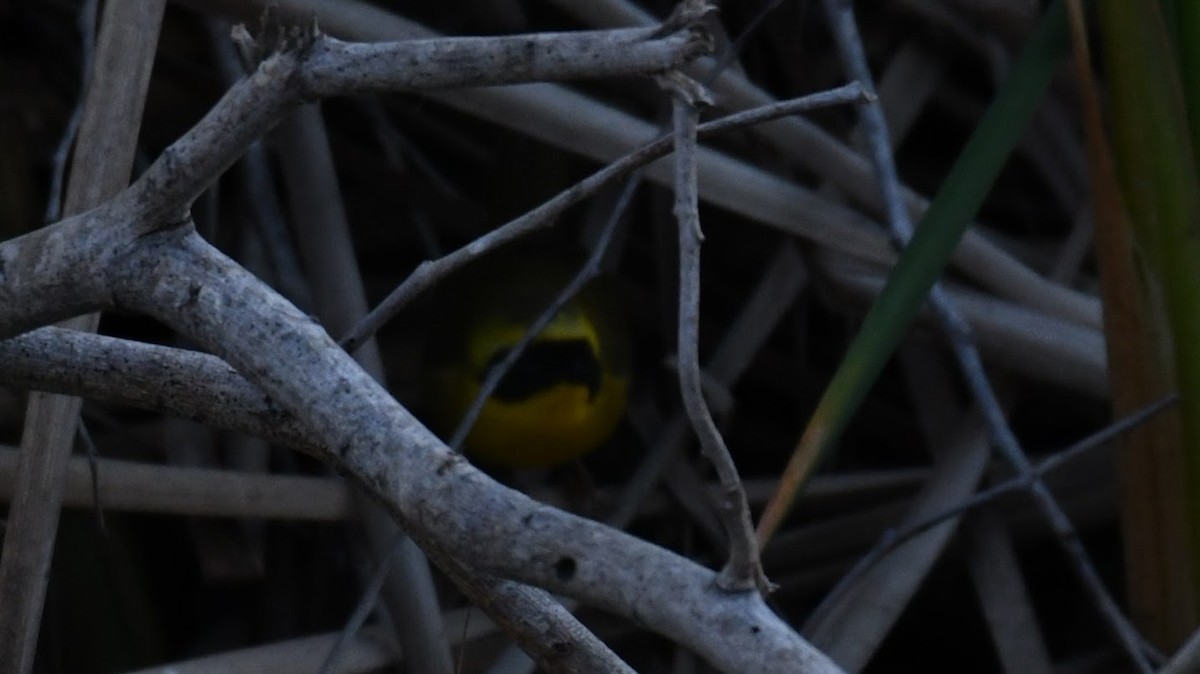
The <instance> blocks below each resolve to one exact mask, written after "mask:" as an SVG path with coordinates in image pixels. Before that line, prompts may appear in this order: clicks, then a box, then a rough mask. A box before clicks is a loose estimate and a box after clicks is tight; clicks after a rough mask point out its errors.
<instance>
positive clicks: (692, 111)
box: [659, 72, 770, 593]
mask: <svg viewBox="0 0 1200 674" xmlns="http://www.w3.org/2000/svg"><path fill="white" fill-rule="evenodd" d="M670 75H671V76H665V77H661V78H659V81H660V83H661V84H662V86H664V87H665V88H667V89H668V90H669V91H670V92H671V93H672V105H673V111H674V114H673V126H674V128H675V217H676V219H677V220H678V227H679V334H678V341H677V346H676V349H677V351H678V354H679V355H678V359H679V389H680V392H681V394H682V397H683V407H684V409H685V410H686V412H687V416H688V419H690V420H691V422H692V428H693V430H694V431H695V432H696V435H697V437H698V438H699V439H700V447H701V450H702V451H703V452H704V455H705V456H706V457H708V460H709V461H710V462H712V464H713V466H714V467H715V468H716V470H717V477H718V479H719V480H720V483H721V496H720V497H719V498H718V499H717V503H716V506H717V512H718V514H719V515H720V516H721V520H722V524H723V525H724V527H725V534H726V535H727V536H728V537H729V560H728V561H727V562H726V564H725V567H724V568H723V569H721V574H720V575H719V576H718V577H717V584H718V585H719V586H720V587H721V588H722V589H723V590H726V591H747V590H752V589H757V590H759V591H760V592H764V593H765V592H767V591H769V589H770V583H769V582H768V581H767V578H766V574H764V573H763V570H762V562H761V561H760V560H759V555H758V542H757V540H755V537H754V526H753V524H752V523H751V521H750V506H749V504H748V503H747V502H746V492H745V490H744V489H742V481H741V478H740V477H739V476H738V472H737V467H736V466H735V465H734V463H733V458H732V457H731V456H730V455H729V449H728V448H727V447H726V446H725V441H724V440H723V439H722V438H721V433H720V431H718V430H717V426H716V424H715V423H714V422H713V419H712V415H711V414H709V411H708V407H707V405H706V404H705V402H704V394H703V392H702V391H701V383H700V243H701V241H702V240H703V239H704V234H703V233H702V232H701V231H700V210H699V203H700V197H699V193H698V190H697V188H696V126H697V122H698V120H699V117H700V112H699V108H698V104H699V103H701V102H706V101H705V99H704V96H705V94H704V92H703V90H702V89H701V88H700V87H699V85H698V84H697V83H696V82H694V81H692V80H689V79H686V77H685V76H684V75H682V74H681V73H678V72H676V73H671V74H670Z"/></svg>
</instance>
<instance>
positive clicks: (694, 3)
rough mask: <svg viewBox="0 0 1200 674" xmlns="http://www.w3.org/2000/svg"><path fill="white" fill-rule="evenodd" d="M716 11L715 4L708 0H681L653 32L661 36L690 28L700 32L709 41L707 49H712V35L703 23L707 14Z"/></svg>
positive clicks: (656, 35)
mask: <svg viewBox="0 0 1200 674" xmlns="http://www.w3.org/2000/svg"><path fill="white" fill-rule="evenodd" d="M716 11H717V6H716V4H714V3H712V2H711V1H710V0H683V2H681V3H679V4H678V5H676V6H675V9H673V10H672V11H671V15H670V16H668V17H667V19H666V21H663V23H662V25H661V26H659V27H658V30H656V31H655V32H654V35H655V37H663V36H665V35H670V34H671V33H674V32H676V31H678V30H684V29H687V30H690V31H692V32H694V33H700V34H702V35H703V37H704V39H705V40H707V41H708V42H709V51H712V48H711V44H712V35H711V34H710V32H709V30H708V28H707V27H706V26H705V25H704V21H705V19H707V18H708V15H709V14H713V13H715V12H716Z"/></svg>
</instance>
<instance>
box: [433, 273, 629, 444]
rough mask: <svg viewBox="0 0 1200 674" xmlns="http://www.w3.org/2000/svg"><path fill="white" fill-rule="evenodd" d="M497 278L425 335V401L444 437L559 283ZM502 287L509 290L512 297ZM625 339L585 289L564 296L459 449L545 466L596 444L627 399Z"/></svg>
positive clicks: (605, 435) (620, 328)
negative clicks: (532, 284)
mask: <svg viewBox="0 0 1200 674" xmlns="http://www.w3.org/2000/svg"><path fill="white" fill-rule="evenodd" d="M504 281H505V282H498V283H496V284H495V287H489V288H488V292H487V293H486V294H480V295H476V296H474V297H472V298H471V301H466V302H462V303H460V304H458V305H457V306H456V307H455V308H456V310H458V311H459V312H461V313H462V314H463V315H462V316H455V317H454V320H450V321H446V322H445V325H443V326H442V328H441V329H439V330H436V331H435V332H434V334H433V336H432V339H433V344H432V345H431V347H432V348H431V349H430V353H431V354H432V355H431V358H430V362H429V363H428V371H429V374H428V375H427V377H426V387H427V392H426V396H425V397H426V403H427V404H426V408H427V411H428V412H429V413H430V415H431V421H432V422H433V423H434V425H435V427H436V430H438V431H439V432H441V433H443V434H444V437H445V436H449V435H450V434H451V433H453V432H454V429H455V427H456V426H457V425H458V424H459V422H460V421H461V419H462V417H463V416H464V415H465V413H466V411H467V409H468V408H469V407H470V406H471V404H472V402H473V401H474V400H475V398H476V396H478V395H479V392H480V389H481V387H482V385H483V383H484V380H485V379H486V378H487V376H488V374H489V373H490V372H491V371H492V369H493V368H495V367H496V366H497V365H498V364H499V363H500V361H502V360H504V358H505V357H506V356H507V355H508V354H509V352H510V351H511V349H512V348H513V347H515V346H516V344H517V343H518V342H520V341H521V339H522V337H523V336H524V335H525V332H526V331H527V330H528V328H529V324H530V323H531V322H532V321H533V320H534V319H535V318H536V315H537V313H538V312H540V311H541V309H544V307H545V306H547V305H548V304H549V302H550V300H551V299H552V298H553V296H554V295H555V294H557V292H558V289H559V288H561V284H559V285H555V284H554V283H553V282H551V285H549V286H548V287H546V288H545V289H544V290H543V289H541V288H535V290H534V291H530V290H529V288H530V285H529V284H528V283H527V282H525V281H524V279H522V278H520V276H519V275H518V277H516V278H513V277H511V276H510V277H509V278H507V279H505V280H504ZM510 285H511V286H513V287H515V288H516V289H515V290H513V289H512V288H511V287H507V286H510ZM484 287H487V286H486V285H485V286H484ZM501 290H509V291H510V292H512V293H516V296H517V299H519V302H517V303H515V302H514V300H513V298H514V295H509V296H505V295H503V294H499V291H501ZM543 296H544V297H543ZM513 306H520V307H522V308H521V309H520V310H514V309H513ZM535 307H537V309H536V310H535ZM608 311H611V310H608ZM626 339H627V336H626V335H625V334H623V325H622V324H621V322H620V320H619V318H617V317H613V316H611V315H608V314H607V313H606V309H605V307H604V306H603V305H599V304H595V303H593V302H591V301H589V298H588V297H581V298H576V299H575V300H573V301H572V302H570V303H568V304H567V306H566V307H564V308H563V309H562V310H561V311H560V312H559V313H558V314H557V315H555V316H554V318H553V319H552V320H551V321H550V323H549V324H548V325H547V326H546V328H545V329H544V330H543V331H542V332H541V334H539V335H538V337H536V338H535V339H534V340H533V341H532V342H531V343H530V344H529V346H528V347H527V349H526V350H525V352H524V354H523V355H522V356H521V357H520V358H518V360H517V361H516V363H515V364H514V365H513V366H512V368H511V369H510V370H509V371H508V374H506V375H505V377H504V378H503V379H502V380H501V382H500V384H499V386H497V387H496V389H495V391H494V392H493V393H492V395H491V396H490V397H489V398H488V399H487V400H486V402H485V403H484V405H483V408H482V410H481V412H480V414H479V417H478V419H477V420H476V422H475V424H474V425H473V426H472V430H471V431H470V433H469V434H468V435H467V437H466V441H465V450H466V452H467V454H468V455H469V456H471V457H472V458H475V459H479V460H482V461H484V462H486V463H491V464H499V465H505V466H515V467H544V466H552V465H555V464H559V463H563V462H565V461H569V460H571V459H574V458H577V457H579V456H582V455H584V454H586V453H588V452H590V451H592V450H594V449H596V448H597V447H598V446H599V445H600V444H602V443H603V442H604V441H605V440H606V439H607V438H608V437H609V436H610V435H611V434H612V432H613V430H614V429H615V427H616V426H617V424H618V423H619V421H620V419H621V416H622V415H623V413H624V410H625V406H626V403H627V400H628V394H629V375H628V370H629V363H628V344H627V343H625V340H626Z"/></svg>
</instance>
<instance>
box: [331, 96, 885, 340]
mask: <svg viewBox="0 0 1200 674" xmlns="http://www.w3.org/2000/svg"><path fill="white" fill-rule="evenodd" d="M867 96H869V94H867V93H865V91H864V90H863V88H862V87H860V86H859V85H858V84H856V83H851V84H847V85H845V86H841V87H838V88H836V89H830V90H828V91H822V92H818V93H815V94H810V95H808V96H801V97H800V98H794V99H791V100H788V101H780V102H778V103H772V104H771V105H765V106H763V107H761V108H754V109H752V110H746V111H743V112H739V113H736V114H732V115H727V116H725V117H722V118H720V119H716V120H713V121H711V122H708V123H706V124H701V125H700V126H699V127H698V128H697V129H696V131H697V133H698V134H699V135H701V136H708V135H711V134H718V133H722V132H724V131H729V130H732V129H737V128H741V127H743V126H748V125H752V124H758V123H761V122H765V121H769V120H772V119H777V118H779V117H785V116H788V115H793V114H796V113H798V112H802V111H804V110H812V109H814V108H820V107H826V106H831V105H842V104H846V103H858V102H862V101H864V100H866V97H867ZM673 138H674V137H673V135H672V134H667V135H664V136H662V137H660V138H657V139H655V140H653V141H651V142H649V143H647V144H645V145H643V146H641V147H639V148H637V149H635V150H633V151H632V152H629V153H627V154H625V155H624V156H622V157H621V158H619V159H617V160H615V161H613V162H612V163H610V164H608V165H606V166H605V167H603V168H601V169H600V170H598V171H596V172H595V173H593V174H592V175H590V176H588V177H587V178H584V179H583V180H581V181H579V182H578V183H576V184H575V185H572V186H571V187H569V188H567V189H565V190H563V191H562V192H559V193H558V194H557V195H555V196H554V197H553V198H552V199H550V200H548V201H546V202H545V203H543V204H542V205H541V206H538V207H537V208H535V209H533V210H532V211H529V212H528V213H525V214H524V215H522V216H520V217H518V218H516V219H514V220H511V221H509V222H507V223H505V224H504V225H502V226H500V227H498V228H496V229H494V230H492V231H491V232H489V233H488V234H485V235H484V236H481V237H479V238H478V239H476V240H474V241H472V242H471V243H470V244H468V245H466V246H463V247H462V248H459V249H458V250H456V251H454V252H453V253H450V254H449V255H446V256H444V257H442V258H439V259H437V260H431V261H426V262H423V263H421V265H419V266H418V267H417V268H416V270H414V271H413V273H412V274H410V275H409V277H408V278H407V279H405V280H404V282H403V283H401V284H400V285H399V286H397V287H396V288H395V289H394V290H392V292H391V293H389V294H388V296H387V297H386V298H384V300H383V301H382V302H380V303H379V305H378V306H376V307H375V308H374V309H373V310H372V311H371V313H369V314H368V315H367V316H366V318H364V319H363V320H362V321H360V322H359V323H358V324H357V325H355V326H354V329H352V330H351V331H350V332H349V333H347V334H346V335H345V336H344V337H342V338H341V340H340V342H339V343H340V344H341V345H342V348H344V349H346V351H348V352H350V353H353V352H354V351H355V350H356V349H357V348H358V347H359V346H361V345H362V343H363V342H364V341H365V340H366V339H368V338H369V337H370V336H371V335H373V334H375V333H376V332H377V331H378V330H379V328H381V327H383V325H384V324H385V323H387V322H388V321H389V320H391V319H392V318H393V317H395V316H396V314H398V313H400V311H401V310H402V309H403V308H404V307H405V306H407V305H408V303H409V302H411V301H412V300H413V299H415V298H416V297H417V296H418V295H420V294H421V293H423V292H425V291H426V290H428V289H429V288H431V287H433V286H434V285H436V284H437V283H439V282H440V281H441V280H442V279H444V278H445V277H447V276H449V275H450V274H451V273H453V272H454V271H455V270H456V269H458V268H460V267H462V266H464V265H466V264H467V263H469V262H471V261H472V260H475V259H478V258H479V257H481V256H483V255H484V254H486V253H487V252H488V251H490V250H493V249H495V248H497V247H499V246H502V245H504V244H506V243H509V242H511V241H514V240H516V239H519V238H521V237H522V236H525V235H526V234H529V233H530V232H533V231H536V230H537V229H540V228H542V227H547V226H549V225H550V223H552V222H554V220H555V219H556V218H557V217H558V216H559V215H561V214H562V213H563V212H565V211H566V210H567V209H568V208H570V207H571V206H574V205H575V204H577V203H579V202H581V201H583V200H584V199H587V198H589V197H591V196H593V195H594V194H596V193H597V192H598V191H600V190H601V189H602V188H604V187H605V186H606V185H608V184H609V183H610V182H612V181H614V180H617V179H619V178H621V177H623V176H626V175H628V174H629V173H631V172H632V171H634V170H636V169H638V168H640V167H642V166H645V165H646V164H649V163H650V162H652V161H654V160H656V159H659V158H661V157H663V156H665V155H667V154H668V153H670V151H671V144H672V142H673Z"/></svg>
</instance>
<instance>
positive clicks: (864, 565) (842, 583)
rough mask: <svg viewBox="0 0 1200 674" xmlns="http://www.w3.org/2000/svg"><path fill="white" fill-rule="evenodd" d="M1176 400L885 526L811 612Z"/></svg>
mask: <svg viewBox="0 0 1200 674" xmlns="http://www.w3.org/2000/svg"><path fill="white" fill-rule="evenodd" d="M1178 402H1179V396H1178V395H1172V396H1169V397H1166V398H1163V399H1162V400H1159V401H1156V402H1154V403H1151V404H1150V405H1147V406H1145V407H1143V408H1142V409H1140V410H1138V411H1136V412H1134V413H1132V414H1130V415H1129V416H1127V417H1124V418H1122V419H1118V420H1117V421H1114V422H1113V423H1111V424H1109V425H1108V426H1105V427H1104V428H1102V429H1100V430H1099V431H1096V432H1095V433H1093V434H1091V435H1089V436H1087V437H1086V438H1083V439H1082V440H1079V441H1078V442H1075V443H1074V444H1072V445H1070V446H1068V447H1066V448H1065V449H1063V450H1061V451H1059V452H1055V453H1054V454H1053V455H1052V456H1050V457H1048V458H1046V459H1044V460H1042V461H1041V462H1040V463H1038V464H1037V465H1036V466H1034V468H1033V470H1032V471H1031V472H1030V473H1029V474H1024V475H1019V476H1017V477H1015V478H1012V479H1010V480H1006V481H1004V482H1001V483H1000V484H997V485H994V486H992V487H989V488H987V489H984V490H981V491H979V492H977V493H976V494H975V495H974V496H972V497H971V498H969V499H967V500H966V501H963V502H962V503H960V504H958V505H956V506H954V507H953V508H948V509H946V510H943V511H942V512H940V513H938V514H936V515H933V516H932V517H928V518H925V519H923V520H921V521H920V522H916V523H914V524H912V525H910V526H908V527H906V528H904V529H900V530H897V529H889V530H887V531H886V532H884V534H883V536H882V537H881V538H880V539H879V541H878V542H877V543H876V544H875V546H874V547H872V548H871V550H870V551H868V552H867V554H866V555H864V556H863V557H862V558H861V559H859V561H858V562H856V563H855V565H854V567H853V568H851V569H850V571H848V572H847V573H846V575H844V576H843V577H842V578H841V580H839V581H838V583H837V585H835V586H834V587H833V589H832V590H830V591H829V594H827V595H826V596H825V598H824V599H822V600H821V603H820V605H818V606H817V608H816V609H814V610H813V614H814V615H817V614H821V613H824V612H825V611H826V610H827V607H829V606H832V605H834V604H835V603H836V602H838V601H840V599H841V595H843V594H845V592H846V591H847V590H848V589H849V588H851V587H853V586H854V584H855V583H857V582H858V579H859V578H861V577H862V576H863V574H865V573H866V572H867V570H868V569H870V568H871V567H873V566H875V565H876V564H877V563H879V560H881V559H883V558H884V557H886V556H887V555H888V554H890V553H892V552H894V551H895V550H896V549H898V548H899V547H900V546H901V545H904V544H905V543H906V542H908V541H910V540H912V539H913V538H914V537H916V536H919V535H921V534H923V533H925V532H926V531H929V530H930V529H932V528H934V527H936V526H938V525H939V524H941V523H943V522H946V521H947V520H951V519H954V518H956V517H958V516H960V515H962V514H964V513H966V512H968V511H970V510H973V509H975V508H978V507H980V506H982V505H986V504H988V503H991V502H992V501H994V500H996V499H997V498H999V497H1001V496H1004V495H1005V494H1010V493H1013V492H1016V491H1021V490H1026V489H1031V488H1032V487H1033V486H1034V485H1035V484H1041V483H1042V482H1041V480H1042V478H1044V477H1045V476H1046V475H1047V474H1049V473H1050V472H1051V471H1054V470H1056V469H1058V468H1060V467H1062V466H1063V465H1065V464H1067V463H1069V462H1070V461H1072V460H1073V459H1075V458H1077V457H1079V456H1080V455H1082V454H1085V453H1086V452H1088V451H1091V450H1093V449H1096V448H1098V447H1102V446H1104V445H1105V444H1106V443H1108V442H1111V441H1113V440H1115V439H1116V438H1117V437H1119V436H1121V435H1123V434H1125V433H1128V432H1129V431H1131V430H1133V429H1134V428H1137V427H1138V426H1140V425H1142V424H1144V423H1146V422H1147V421H1149V420H1150V419H1151V418H1152V417H1153V416H1154V415H1156V414H1158V413H1160V412H1162V411H1164V410H1166V409H1167V408H1169V407H1171V406H1172V405H1175V404H1176V403H1178Z"/></svg>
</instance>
